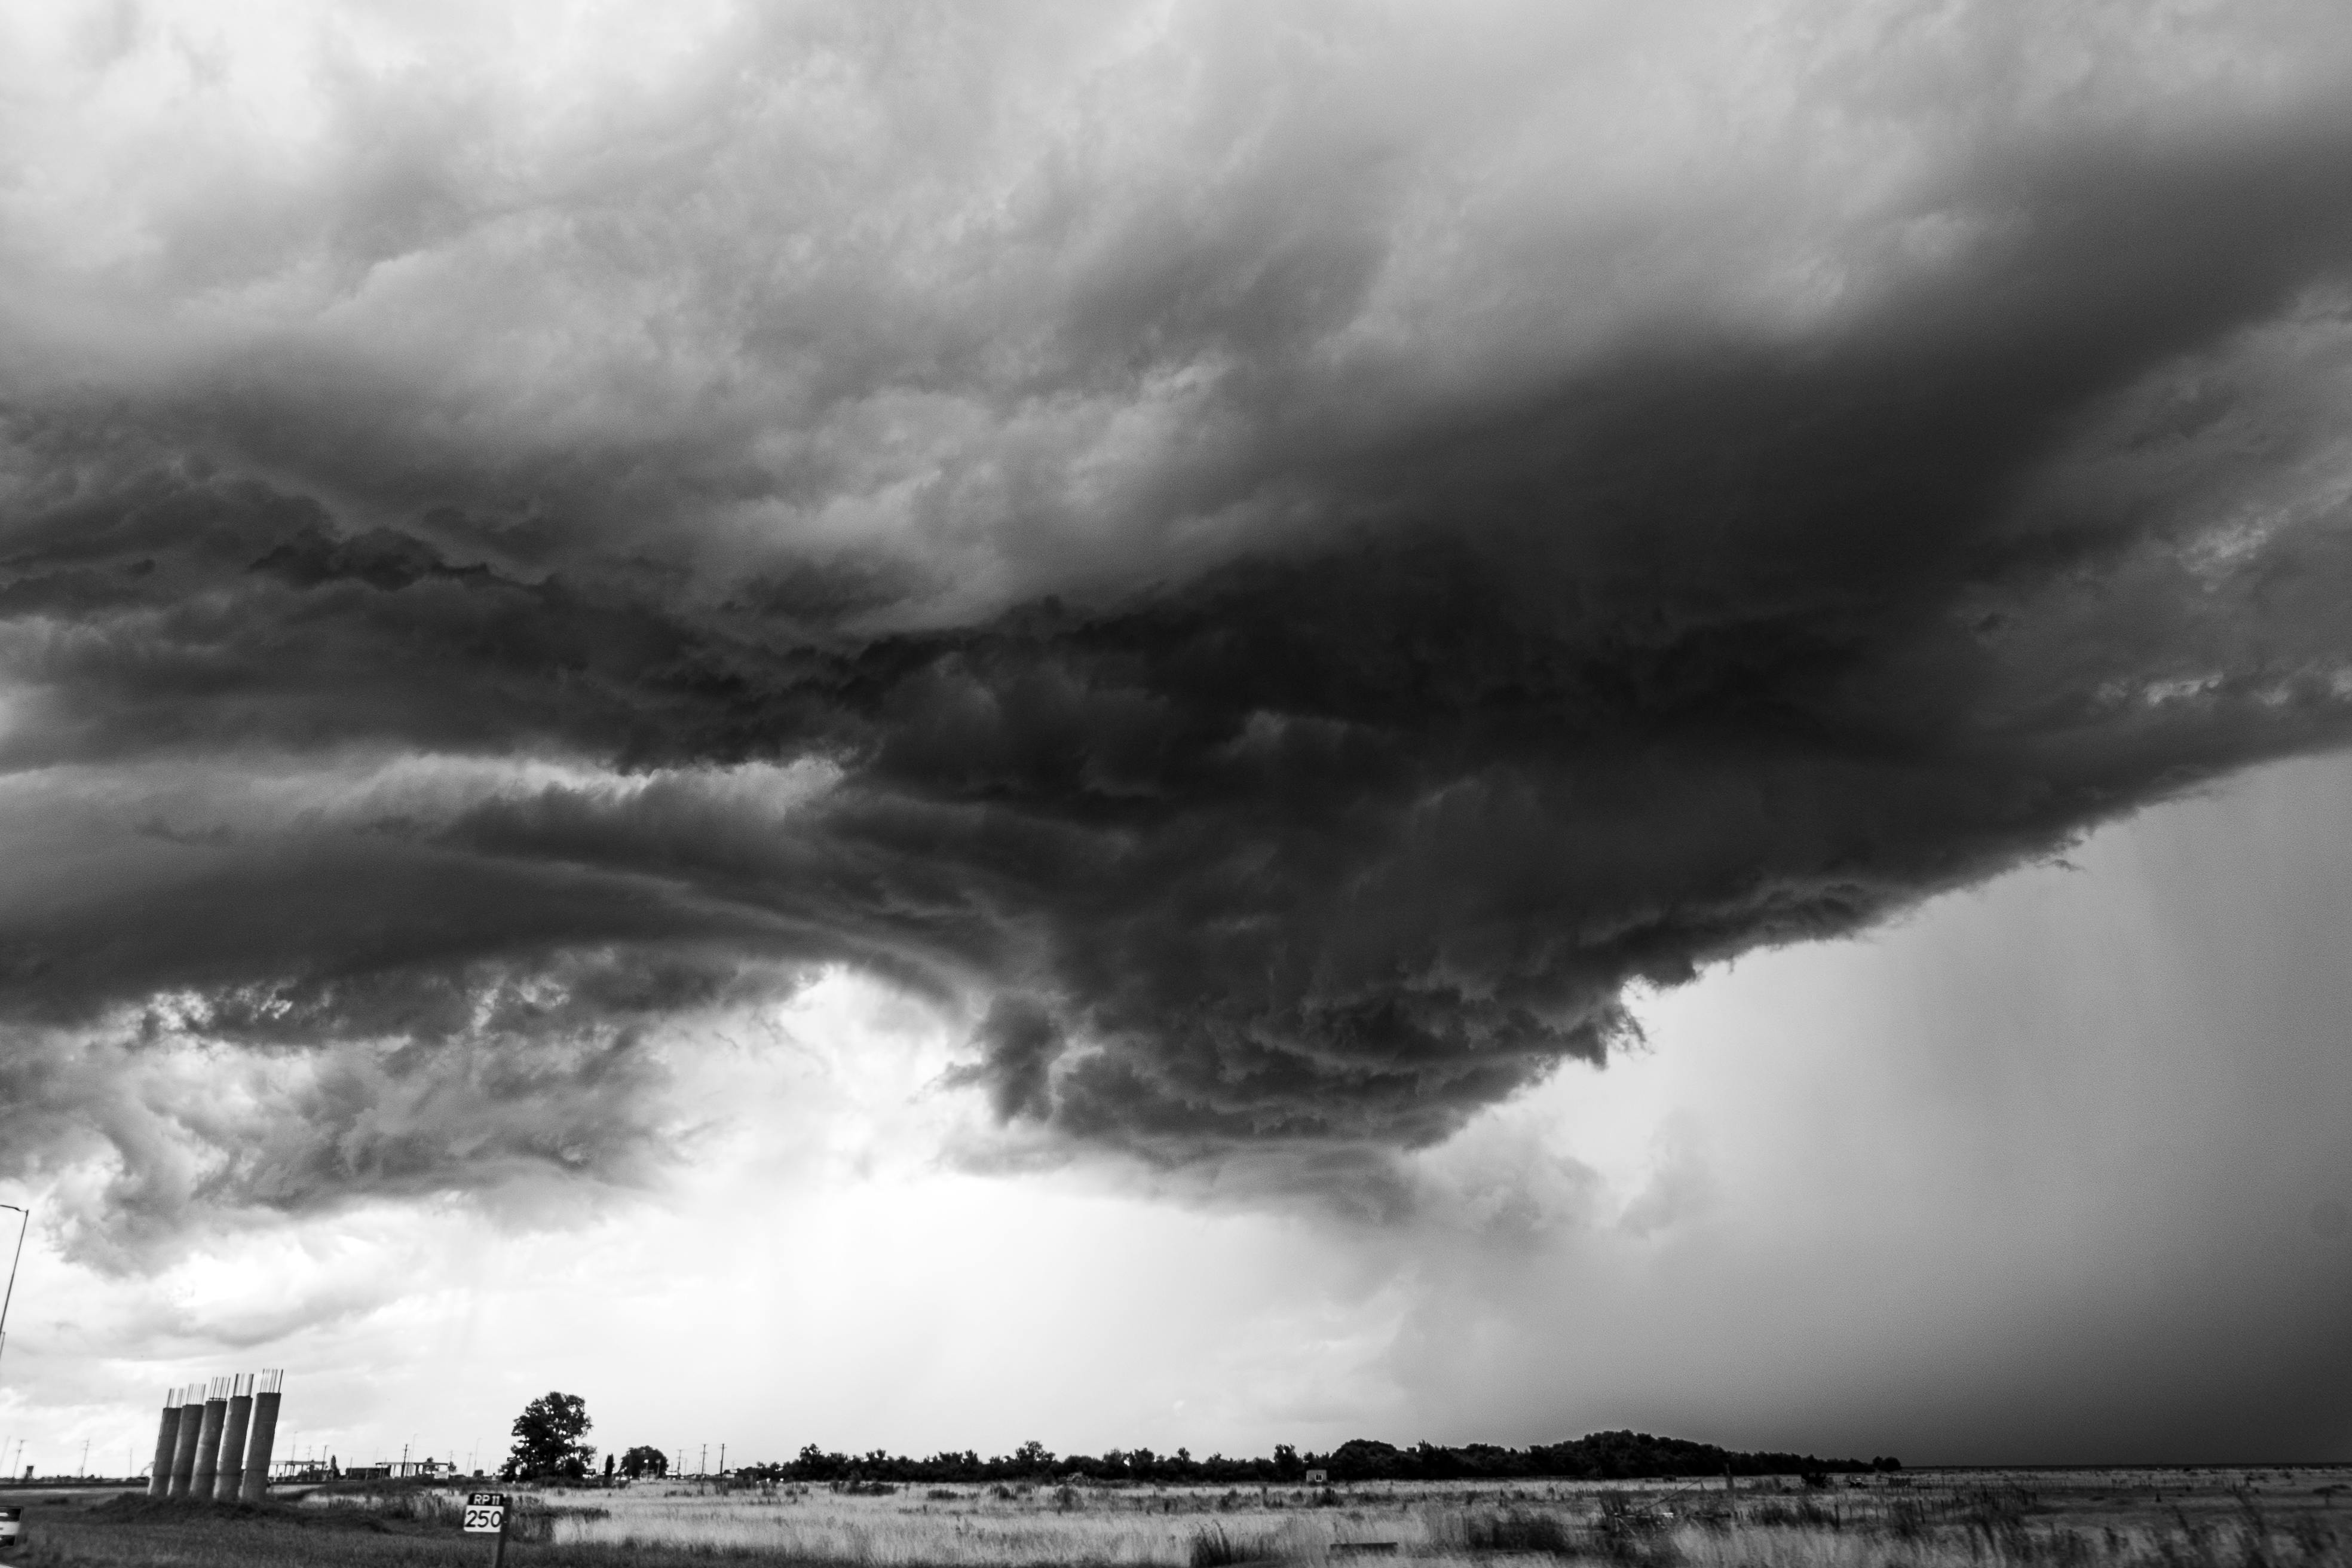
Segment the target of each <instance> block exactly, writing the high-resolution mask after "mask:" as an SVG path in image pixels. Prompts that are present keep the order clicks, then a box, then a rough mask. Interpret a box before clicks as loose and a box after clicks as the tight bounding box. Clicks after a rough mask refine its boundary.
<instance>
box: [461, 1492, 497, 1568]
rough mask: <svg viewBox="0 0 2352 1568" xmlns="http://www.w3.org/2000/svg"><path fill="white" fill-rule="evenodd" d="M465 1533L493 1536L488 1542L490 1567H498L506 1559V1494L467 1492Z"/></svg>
mask: <svg viewBox="0 0 2352 1568" xmlns="http://www.w3.org/2000/svg"><path fill="white" fill-rule="evenodd" d="M466 1533H467V1534H468V1535H488V1536H490V1537H492V1538H493V1539H492V1540H491V1542H490V1568H499V1565H500V1564H502V1563H505V1562H506V1560H507V1494H506V1493H504V1492H467V1494H466Z"/></svg>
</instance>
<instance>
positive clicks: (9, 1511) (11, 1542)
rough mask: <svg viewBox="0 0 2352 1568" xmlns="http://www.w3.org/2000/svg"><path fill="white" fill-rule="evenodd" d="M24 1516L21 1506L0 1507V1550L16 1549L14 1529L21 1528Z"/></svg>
mask: <svg viewBox="0 0 2352 1568" xmlns="http://www.w3.org/2000/svg"><path fill="white" fill-rule="evenodd" d="M24 1517H25V1510H23V1509H21V1508H0V1552H14V1551H16V1531H18V1530H20V1529H21V1528H23V1523H22V1521H23V1520H24Z"/></svg>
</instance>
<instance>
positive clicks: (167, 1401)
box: [147, 1388, 181, 1497]
mask: <svg viewBox="0 0 2352 1568" xmlns="http://www.w3.org/2000/svg"><path fill="white" fill-rule="evenodd" d="M180 1399H181V1394H180V1390H178V1389H176V1388H174V1389H173V1390H172V1391H171V1392H169V1393H167V1394H164V1395H163V1420H162V1421H161V1422H160V1423H158V1424H157V1426H156V1427H155V1469H154V1472H153V1473H152V1475H150V1476H149V1477H148V1478H147V1495H148V1496H149V1497H162V1496H163V1494H164V1493H165V1492H167V1491H169V1490H171V1489H172V1456H173V1455H174V1454H176V1453H178V1452H179V1448H180Z"/></svg>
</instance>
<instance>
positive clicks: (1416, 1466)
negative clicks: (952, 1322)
mask: <svg viewBox="0 0 2352 1568" xmlns="http://www.w3.org/2000/svg"><path fill="white" fill-rule="evenodd" d="M1901 1468H1903V1463H1902V1461H1901V1460H1899V1459H1895V1458H1875V1459H1821V1458H1814V1457H1813V1456H1812V1455H1811V1454H1780V1453H1739V1452H1737V1451H1734V1450H1732V1449H1728V1448H1718V1447H1716V1446H1715V1445H1714V1444H1712V1443H1692V1442H1686V1441H1685V1440H1684V1439H1682V1438H1679V1437H1653V1436H1650V1435H1649V1434H1648V1433H1646V1432H1596V1433H1594V1434H1592V1435H1591V1436H1588V1437H1578V1438H1575V1439H1573V1440H1572V1441H1570V1442H1565V1443H1540V1444H1537V1445H1535V1446H1533V1447H1526V1448H1505V1447H1496V1445H1494V1444H1491V1443H1472V1444H1469V1445H1467V1446H1466V1447H1459V1448H1450V1447H1444V1446H1443V1445H1440V1444H1436V1443H1416V1444H1414V1445H1413V1446H1412V1447H1410V1448H1400V1447H1396V1446H1395V1445H1393V1444H1390V1443H1381V1442H1376V1441H1373V1440H1371V1439H1370V1438H1364V1437H1359V1438H1356V1439H1354V1440H1352V1441H1350V1442H1346V1443H1342V1444H1340V1445H1339V1447H1336V1448H1334V1449H1332V1450H1331V1451H1330V1452H1329V1453H1328V1454H1316V1453H1307V1454H1302V1453H1300V1452H1298V1450H1297V1449H1296V1448H1294V1447H1291V1446H1290V1445H1289V1444H1287V1443H1278V1444H1276V1446H1275V1449H1274V1454H1273V1456H1272V1457H1271V1458H1240V1459H1229V1458H1226V1457H1225V1456H1223V1454H1212V1455H1210V1456H1209V1457H1208V1458H1204V1459H1196V1458H1193V1457H1192V1453H1191V1451H1190V1450H1188V1449H1184V1448H1179V1449H1177V1450H1176V1451H1175V1452H1174V1453H1173V1454H1156V1453H1154V1452H1152V1451H1151V1450H1150V1449H1149V1448H1114V1449H1112V1450H1111V1451H1110V1452H1108V1453H1107V1454H1101V1455H1094V1454H1063V1455H1056V1454H1055V1453H1054V1451H1053V1450H1052V1449H1050V1448H1048V1447H1045V1445H1044V1444H1043V1443H1038V1442H1034V1441H1033V1442H1028V1443H1024V1444H1022V1445H1021V1447H1018V1448H1016V1449H1014V1450H1013V1452H1012V1453H1010V1454H999V1455H995V1456H992V1457H991V1458H985V1459H983V1458H981V1457H980V1456H979V1454H977V1453H975V1452H973V1451H972V1450H971V1449H968V1448H967V1449H965V1450H964V1451H963V1452H961V1453H956V1452H953V1451H949V1452H943V1453H938V1454H933V1455H932V1456H931V1457H930V1458H927V1459H915V1458H908V1457H907V1456H906V1455H903V1454H892V1453H887V1452H886V1451H884V1450H883V1449H880V1448H876V1449H873V1450H872V1451H871V1452H868V1453H865V1454H837V1453H829V1452H827V1451H825V1450H824V1449H823V1448H820V1447H817V1446H816V1445H815V1444H814V1443H812V1444H810V1445H808V1446H807V1447H804V1448H803V1449H802V1450H801V1451H800V1454H799V1456H798V1457H797V1458H793V1459H792V1460H790V1461H788V1462H785V1463H782V1464H762V1465H744V1466H740V1467H738V1468H737V1469H736V1471H735V1474H736V1475H737V1476H738V1477H740V1478H743V1479H753V1480H794V1481H848V1480H863V1481H967V1482H969V1481H1017V1480H1042V1479H1047V1478H1049V1477H1051V1478H1060V1477H1066V1476H1082V1477H1085V1478H1086V1479H1089V1480H1099V1481H1166V1482H1175V1483H1181V1482H1188V1481H1189V1482H1205V1483H1209V1484H1213V1485H1235V1486H1239V1485H1296V1484H1297V1483H1299V1482H1301V1481H1304V1480H1305V1479H1307V1471H1308V1470H1310V1469H1314V1470H1321V1471H1323V1472H1324V1473H1325V1474H1326V1475H1327V1476H1328V1477H1329V1479H1332V1480H1334V1481H1457V1480H1635V1479H1667V1478H1674V1477H1684V1476H1690V1477H1696V1476H1708V1477H1712V1476H1721V1475H1725V1474H1730V1475H1735V1476H1823V1475H1853V1474H1858V1473H1863V1472H1866V1471H1871V1470H1899V1469H1901Z"/></svg>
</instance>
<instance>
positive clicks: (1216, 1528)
mask: <svg viewBox="0 0 2352 1568" xmlns="http://www.w3.org/2000/svg"><path fill="white" fill-rule="evenodd" d="M1276 1555H1278V1552H1277V1550H1276V1544H1275V1542H1273V1540H1271V1539H1270V1538H1268V1537H1266V1536H1262V1535H1227V1534H1226V1533H1225V1530H1224V1526H1223V1525H1217V1524H1213V1525H1211V1526H1210V1527H1209V1528H1208V1529H1206V1530H1201V1531H1193V1533H1192V1558H1191V1562H1192V1568H1229V1565H1230V1564H1233V1563H1262V1562H1264V1561H1265V1560H1266V1559H1268V1558H1270V1557H1274V1556H1276Z"/></svg>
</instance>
